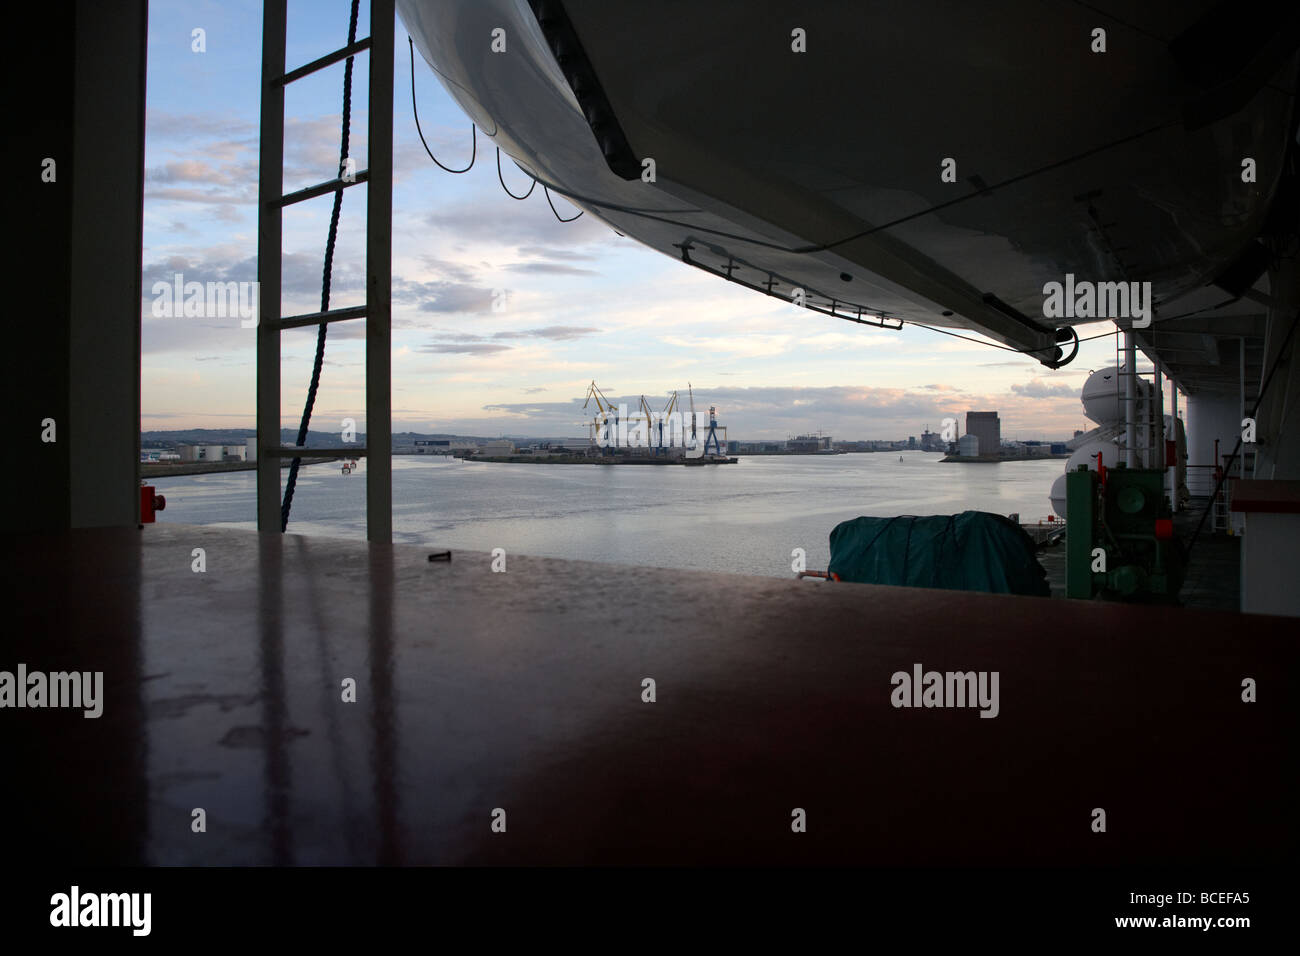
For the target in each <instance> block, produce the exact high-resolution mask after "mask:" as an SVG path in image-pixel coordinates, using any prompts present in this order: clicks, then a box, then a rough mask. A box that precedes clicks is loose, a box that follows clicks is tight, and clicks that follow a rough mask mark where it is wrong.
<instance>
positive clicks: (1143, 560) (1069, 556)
mask: <svg viewBox="0 0 1300 956" xmlns="http://www.w3.org/2000/svg"><path fill="white" fill-rule="evenodd" d="M1164 475H1165V473H1164V472H1162V471H1158V470H1155V469H1139V468H1133V469H1129V468H1126V467H1124V465H1122V464H1121V465H1118V466H1116V467H1114V468H1103V469H1102V470H1101V471H1100V472H1096V471H1090V470H1089V469H1088V468H1087V467H1086V466H1084V465H1080V466H1079V468H1078V470H1076V471H1073V472H1070V473H1068V474H1067V475H1066V476H1065V494H1066V512H1065V514H1066V528H1067V531H1066V554H1065V576H1066V584H1065V593H1066V597H1072V598H1092V597H1098V596H1100V597H1104V598H1112V599H1120V600H1134V601H1143V600H1146V601H1167V602H1174V601H1176V600H1177V598H1178V590H1179V588H1181V587H1182V584H1183V561H1182V552H1181V550H1180V549H1179V547H1178V542H1177V541H1175V540H1174V533H1173V521H1172V518H1171V517H1170V513H1169V505H1168V503H1167V502H1166V500H1165V491H1164Z"/></svg>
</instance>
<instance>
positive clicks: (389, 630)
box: [0, 525, 1300, 865]
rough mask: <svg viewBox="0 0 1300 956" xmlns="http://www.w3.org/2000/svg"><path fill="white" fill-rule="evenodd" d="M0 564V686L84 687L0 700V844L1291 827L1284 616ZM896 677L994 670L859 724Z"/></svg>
mask: <svg viewBox="0 0 1300 956" xmlns="http://www.w3.org/2000/svg"><path fill="white" fill-rule="evenodd" d="M194 548H203V549H204V550H205V552H206V562H207V570H206V571H205V572H203V573H195V572H194V571H192V570H191V565H192V562H193V560H194V559H193V557H192V551H193V549H194ZM5 551H6V554H5V565H4V580H5V581H6V582H7V584H8V586H9V588H10V590H11V593H10V597H9V601H8V607H9V608H10V609H11V618H10V627H9V637H8V639H7V640H6V641H5V652H4V655H3V658H0V669H4V670H11V671H12V670H14V668H15V666H16V665H17V664H18V663H19V662H22V663H25V664H26V665H27V668H28V669H29V671H30V670H44V671H56V670H79V671H87V670H90V671H96V670H99V671H103V672H104V681H105V696H106V701H105V704H104V713H103V716H102V717H100V718H99V719H85V718H84V717H83V716H82V714H81V712H80V711H59V710H32V709H22V710H8V709H6V710H4V711H0V729H3V730H4V731H6V732H7V733H8V734H9V735H11V736H12V737H13V746H14V747H15V748H16V750H11V751H10V753H11V757H10V762H9V763H8V766H9V767H10V768H11V769H12V771H13V774H14V779H21V780H23V781H24V783H23V786H21V787H19V786H9V785H7V786H6V787H5V788H4V791H5V794H6V796H5V800H6V801H9V802H10V803H11V804H12V806H11V808H10V815H9V816H7V817H6V819H8V820H10V821H13V823H12V825H11V832H10V834H9V837H8V838H7V840H6V844H7V849H8V850H9V851H10V854H13V853H17V855H18V859H22V858H23V857H24V855H27V856H28V857H29V858H31V859H36V858H39V859H43V860H47V861H48V860H50V859H62V860H65V861H68V862H70V863H71V862H76V863H85V864H97V863H108V864H118V863H153V864H203V865H230V864H369V863H403V864H450V863H578V862H588V863H590V862H596V863H691V862H710V863H797V862H843V863H871V864H894V863H910V864H926V863H958V864H967V863H972V864H973V863H986V864H993V863H1053V864H1056V863H1059V864H1075V863H1137V862H1158V863H1162V864H1175V863H1229V862H1230V863H1261V862H1283V861H1290V860H1291V859H1292V858H1293V856H1294V852H1295V850H1296V846H1297V839H1296V838H1297V825H1296V822H1295V821H1296V814H1295V807H1296V806H1297V805H1298V804H1300V800H1298V799H1297V798H1298V797H1300V789H1298V788H1297V780H1296V767H1297V763H1298V761H1297V759H1296V758H1297V747H1296V743H1295V736H1294V730H1295V727H1296V726H1298V725H1300V721H1298V720H1297V717H1298V716H1300V713H1298V711H1300V707H1298V706H1297V700H1300V697H1298V696H1297V693H1296V691H1297V686H1296V684H1297V681H1296V667H1295V665H1296V657H1297V653H1296V648H1297V643H1296V640H1295V635H1294V622H1292V621H1288V620H1285V619H1280V618H1268V617H1243V616H1240V615H1232V614H1225V613H1218V612H1213V611H1198V610H1187V609H1180V608H1151V607H1146V608H1143V607H1124V606H1118V605H1112V604H1099V603H1085V602H1072V601H1064V600H1053V599H1038V598H1021V597H1009V596H995V595H979V594H962V593H947V594H944V595H943V596H942V597H941V598H937V597H936V592H934V591H926V590H915V589H906V588H884V587H874V586H868V585H856V584H834V583H817V582H812V581H803V582H800V581H793V580H792V581H789V582H785V581H779V580H770V579H765V578H759V577H749V576H730V575H718V574H703V573H696V572H677V571H668V570H656V569H650V568H632V567H616V566H609V565H600V564H588V563H580V562H567V561H558V560H550V559H538V558H528V557H524V556H518V555H509V556H508V558H507V562H508V563H507V571H506V573H504V574H497V573H492V572H491V571H490V562H491V558H490V556H489V555H486V554H476V553H465V552H457V553H455V554H454V556H453V559H452V560H451V561H450V562H449V563H430V562H429V561H428V560H427V555H428V553H429V549H424V548H416V547H403V546H394V547H377V546H370V545H367V544H365V543H363V542H350V541H342V540H333V539H321V538H305V537H300V536H296V535H285V536H281V535H273V534H272V535H259V534H257V533H255V532H245V531H232V530H222V529H217V528H211V527H191V526H183V525H170V526H161V525H157V526H148V527H146V528H144V529H143V530H139V531H137V530H134V529H113V530H97V531H81V532H74V533H72V534H69V535H60V536H17V537H11V538H10V544H9V547H8V548H6V549H5ZM916 663H920V664H922V665H923V666H924V668H925V669H927V670H929V669H934V670H940V671H945V670H963V671H965V670H975V671H981V670H986V671H997V672H999V675H1000V682H999V707H1000V713H999V714H998V716H997V717H996V718H994V719H983V718H981V717H980V716H979V711H978V709H974V708H967V709H963V708H953V709H924V708H922V709H911V708H897V709H896V708H894V707H893V706H891V703H890V696H891V691H892V690H893V688H892V686H891V680H890V678H891V675H892V674H893V673H894V672H895V671H907V672H910V671H911V669H912V666H913V665H914V664H916ZM647 677H649V678H653V679H654V680H655V682H656V691H657V700H656V702H654V703H645V702H643V700H642V680H643V678H647ZM1245 677H1253V678H1254V679H1256V680H1257V681H1258V684H1259V691H1258V696H1259V701H1258V703H1253V704H1247V703H1243V702H1242V701H1241V681H1242V679H1243V678H1245ZM345 678H353V679H355V681H356V688H357V690H356V695H357V702H356V703H344V702H343V701H342V700H341V693H340V686H341V682H342V681H343V680H344V679H345ZM6 746H7V747H8V746H9V745H6ZM15 753H16V756H12V754H15ZM198 807H201V808H203V809H204V810H205V811H206V816H207V832H206V833H194V832H192V831H191V811H192V810H193V809H194V808H198ZM1098 807H1100V808H1104V809H1105V811H1106V814H1107V830H1106V832H1105V833H1096V832H1093V829H1092V820H1093V817H1092V813H1093V809H1094V808H1098ZM496 808H501V809H504V810H505V811H506V820H507V828H506V832H505V833H494V832H492V829H491V823H492V814H493V811H494V809H496ZM794 808H803V809H804V810H805V811H806V813H807V832H806V833H794V832H792V830H791V819H792V817H791V814H792V811H793V810H794ZM60 854H61V856H60ZM9 858H10V859H11V860H12V859H14V857H13V856H12V855H10V857H9Z"/></svg>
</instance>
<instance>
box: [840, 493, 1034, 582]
mask: <svg viewBox="0 0 1300 956" xmlns="http://www.w3.org/2000/svg"><path fill="white" fill-rule="evenodd" d="M829 570H830V572H831V573H832V574H835V575H838V576H839V579H840V580H841V581H855V582H858V583H860V584H899V585H905V586H907V587H914V588H945V589H947V590H950V591H986V592H989V593H992V594H1035V595H1040V596H1042V597H1047V596H1048V595H1049V594H1050V593H1051V592H1050V589H1049V588H1048V586H1047V572H1045V571H1044V570H1043V567H1042V565H1040V564H1039V563H1038V559H1037V558H1036V557H1035V549H1034V542H1033V539H1032V538H1030V537H1029V535H1027V534H1026V533H1025V532H1024V531H1023V530H1022V529H1021V527H1020V526H1019V525H1018V524H1016V523H1015V522H1014V521H1012V520H1011V519H1009V518H1004V517H1003V516H1002V515H995V514H991V513H989V512H987V511H963V512H962V513H961V514H957V515H923V516H920V517H917V516H913V515H905V516H902V517H898V518H853V519H852V520H850V521H842V522H840V523H839V524H838V525H836V526H835V528H834V530H833V531H831V564H830V568H829Z"/></svg>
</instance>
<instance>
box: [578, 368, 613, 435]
mask: <svg viewBox="0 0 1300 956" xmlns="http://www.w3.org/2000/svg"><path fill="white" fill-rule="evenodd" d="M593 401H594V402H595V403H596V410H597V414H596V415H593V416H592V420H591V422H590V423H589V424H588V425H587V428H588V429H592V428H594V429H596V432H595V434H599V433H600V420H601V419H602V418H605V419H606V420H608V417H609V416H610V414H611V413H612V414H613V417H614V434H615V435H616V436H617V434H618V409H616V408H615V407H614V406H613V404H612V403H611V402H610V400H609V399H608V398H606V397H605V393H604V392H602V391H601V390H600V387H599V386H598V385H597V384H596V380H595V379H592V380H591V384H590V385H588V386H587V400H586V401H585V402H583V403H582V410H583V411H584V412H585V411H586V410H587V406H588V405H590V404H591V403H592V402H593ZM589 438H590V440H591V442H592V444H595V441H596V440H595V437H594V436H593V435H591V434H590V433H589ZM615 440H616V441H617V438H616V439H615Z"/></svg>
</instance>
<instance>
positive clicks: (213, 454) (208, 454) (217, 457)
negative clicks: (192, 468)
mask: <svg viewBox="0 0 1300 956" xmlns="http://www.w3.org/2000/svg"><path fill="white" fill-rule="evenodd" d="M225 453H226V446H225V445H204V446H203V460H204V461H222V460H224V458H225Z"/></svg>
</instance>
